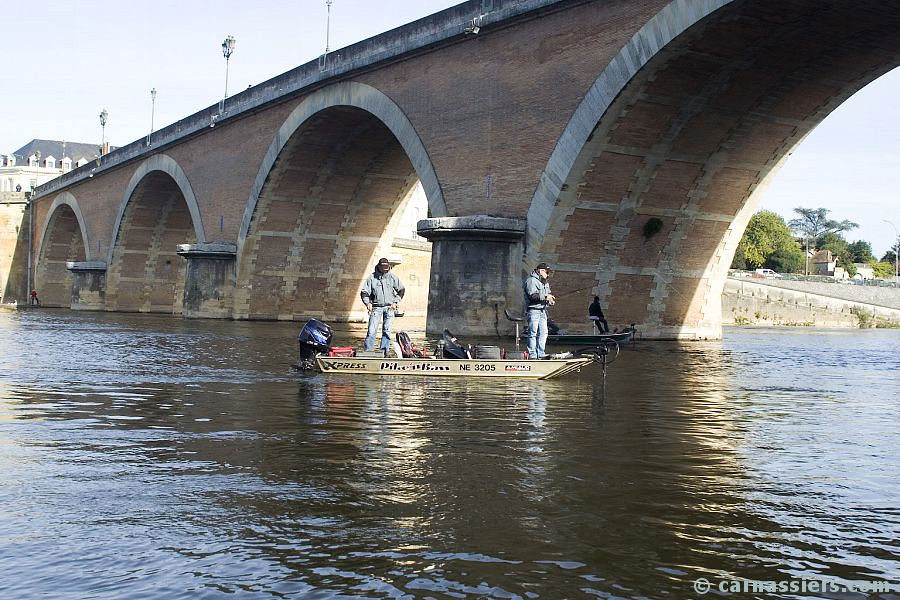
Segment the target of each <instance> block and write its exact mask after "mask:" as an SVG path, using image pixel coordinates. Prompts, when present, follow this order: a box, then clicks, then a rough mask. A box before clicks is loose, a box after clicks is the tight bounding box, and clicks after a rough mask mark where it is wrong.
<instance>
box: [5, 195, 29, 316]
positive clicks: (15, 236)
mask: <svg viewBox="0 0 900 600" xmlns="http://www.w3.org/2000/svg"><path fill="white" fill-rule="evenodd" d="M27 208H28V201H27V200H26V199H25V193H24V192H0V301H2V302H12V301H14V300H16V301H18V302H20V303H24V302H25V301H26V299H27V297H28V290H27V289H25V288H26V286H27V283H26V282H27V277H28V274H27V272H26V267H25V265H26V264H27V262H28V259H27V257H26V255H27V254H28V212H27Z"/></svg>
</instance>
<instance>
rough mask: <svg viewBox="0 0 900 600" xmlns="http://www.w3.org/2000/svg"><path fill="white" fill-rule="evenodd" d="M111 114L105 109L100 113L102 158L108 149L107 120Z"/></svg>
mask: <svg viewBox="0 0 900 600" xmlns="http://www.w3.org/2000/svg"><path fill="white" fill-rule="evenodd" d="M108 117H109V113H108V112H107V111H106V109H105V108H104V109H103V110H101V111H100V156H103V150H104V149H105V148H106V119H107V118H108Z"/></svg>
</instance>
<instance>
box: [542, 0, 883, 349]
mask: <svg viewBox="0 0 900 600" xmlns="http://www.w3.org/2000/svg"><path fill="white" fill-rule="evenodd" d="M897 19H898V10H897V3H883V2H875V1H871V2H849V1H840V2H829V3H822V2H819V1H815V0H809V1H804V2H792V3H791V4H790V6H786V5H785V4H784V3H781V2H749V1H745V0H736V1H734V2H727V1H723V0H705V1H700V0H698V1H697V2H692V3H690V7H687V6H686V5H685V4H684V3H680V2H672V3H671V4H669V5H667V6H666V7H664V8H663V10H662V11H660V12H659V13H657V14H656V16H655V17H654V18H652V19H650V20H649V21H648V22H647V24H646V25H644V26H643V27H642V28H641V29H640V30H639V31H638V33H637V34H636V35H635V36H634V37H633V38H632V39H631V40H630V41H629V43H627V44H626V45H625V46H624V47H623V48H622V49H621V51H620V52H619V53H618V54H617V55H616V57H615V58H614V59H613V60H612V61H611V62H610V63H609V65H608V66H607V67H606V68H605V69H604V70H603V72H602V73H601V74H600V76H599V77H598V78H597V80H596V81H595V82H594V85H593V86H592V87H591V89H590V90H589V91H588V92H587V94H586V95H585V97H584V99H583V100H582V102H581V104H580V105H579V106H578V108H577V109H576V111H575V113H574V115H573V116H572V118H571V119H570V121H569V123H568V125H567V126H566V128H565V130H564V131H563V134H562V135H561V136H560V139H559V141H558V143H557V145H556V147H555V149H554V151H553V153H552V155H551V157H550V159H549V161H548V163H547V166H546V168H545V170H544V172H543V174H542V175H541V179H540V181H539V182H538V186H537V189H536V191H535V194H534V196H533V198H532V203H531V206H530V207H529V210H528V220H527V222H528V230H527V238H528V244H527V248H528V251H527V252H526V258H525V261H526V262H525V264H526V265H533V264H534V263H535V262H537V261H538V260H547V261H549V262H551V263H553V264H554V265H555V266H556V273H555V274H554V281H553V284H554V287H555V288H556V291H557V292H558V293H559V296H560V302H559V304H558V306H557V307H556V310H555V311H554V316H555V319H556V320H558V321H559V322H560V323H562V324H563V325H567V326H575V327H577V326H579V325H580V324H582V323H584V320H585V314H586V305H587V304H588V303H589V301H590V298H591V297H592V296H594V295H599V296H600V297H601V300H602V301H603V303H604V305H606V307H607V308H606V312H607V315H608V316H609V317H610V318H611V320H614V322H616V323H619V324H625V323H631V322H636V323H640V324H641V327H642V328H643V329H644V331H646V332H648V333H649V334H650V335H652V336H654V337H664V338H679V337H687V338H697V337H699V338H705V337H719V336H720V335H721V292H722V286H723V284H724V280H725V278H726V275H727V269H728V267H729V265H730V263H731V260H732V258H733V254H734V250H735V248H736V246H737V243H738V241H739V240H740V237H741V235H742V233H743V230H744V228H745V227H746V223H747V220H748V219H749V217H750V215H751V214H752V212H753V209H754V206H755V204H756V199H757V198H756V196H755V193H756V192H757V191H759V190H761V189H763V188H764V186H765V183H766V181H767V179H769V178H770V177H771V176H772V175H773V174H774V173H775V172H777V169H778V167H779V166H780V164H782V162H783V161H784V159H785V158H786V157H787V156H788V155H789V153H790V152H791V150H792V148H794V147H795V146H796V145H797V144H798V143H800V142H801V141H802V140H803V138H804V137H805V136H806V135H807V134H808V133H809V132H810V131H811V130H812V129H813V128H814V127H815V126H816V125H818V124H819V123H820V122H821V121H822V120H823V119H824V118H825V117H826V116H827V115H828V114H829V113H831V112H832V111H833V110H834V109H835V108H836V107H837V106H838V105H840V104H841V103H842V102H844V101H845V100H846V99H847V98H849V97H850V96H851V95H852V94H853V93H855V92H856V91H858V90H859V89H861V88H862V87H864V86H865V85H866V84H868V83H870V82H871V81H873V80H874V79H876V78H878V77H879V76H881V75H882V74H884V73H886V72H887V71H888V70H890V69H892V68H894V67H896V66H897V65H898V52H897V44H896V38H895V36H896V35H897V26H896V23H897ZM798 22H801V23H804V24H805V26H804V27H802V28H800V29H798V28H797V23H798ZM800 203H801V202H800V201H799V200H798V204H800ZM651 220H653V223H652V224H651V225H648V222H650V221H651ZM654 225H655V226H657V227H659V231H658V232H656V233H651V229H652V228H654V227H653V226H654ZM645 227H649V228H650V229H647V230H646V233H645ZM526 268H527V266H526ZM636 299H638V300H639V301H635V300H636Z"/></svg>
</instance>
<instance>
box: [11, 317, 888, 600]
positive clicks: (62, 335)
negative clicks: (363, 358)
mask: <svg viewBox="0 0 900 600" xmlns="http://www.w3.org/2000/svg"><path fill="white" fill-rule="evenodd" d="M398 323H400V322H399V321H398ZM298 327H299V324H297V323H263V322H230V321H185V320H180V319H174V318H167V317H158V316H147V315H123V314H104V313H73V312H70V311H54V310H30V311H29V310H19V311H0V597H2V598H36V597H52V598H110V599H114V598H115V599H118V598H192V599H193V598H205V597H208V598H218V597H230V598H283V597H291V598H340V597H370V598H420V597H433V598H464V597H465V598H478V597H485V598H591V597H602V598H690V597H700V596H699V595H698V594H697V592H696V591H695V587H694V582H695V580H697V579H698V578H700V577H703V578H706V579H707V580H709V581H710V582H712V585H713V588H714V589H713V591H712V592H711V593H710V594H709V596H716V595H718V596H721V593H720V592H718V590H717V588H716V587H715V586H716V585H717V582H720V581H726V582H727V581H732V580H737V581H745V582H746V581H750V580H753V581H764V582H778V581H784V580H793V581H799V580H800V579H801V578H804V579H811V580H822V581H826V582H829V583H830V584H834V585H837V584H841V585H844V584H848V583H852V582H876V581H890V582H892V583H893V592H889V593H886V594H881V595H873V596H867V595H865V594H850V595H842V594H841V593H838V592H832V591H829V592H828V593H802V592H800V593H797V594H791V593H790V592H789V591H788V592H787V593H783V594H780V593H773V594H768V593H752V592H750V593H740V594H735V595H734V597H740V598H755V597H764V598H772V597H883V598H891V597H893V598H897V597H898V595H900V592H898V590H900V587H898V573H900V485H898V479H900V477H898V475H900V406H898V404H900V403H898V389H900V385H898V384H900V332H898V331H896V330H894V331H890V330H887V331H885V330H868V331H860V330H840V331H812V330H808V329H788V328H784V329H766V330H741V329H728V330H726V335H725V338H724V340H723V341H721V342H709V343H692V344H687V345H680V344H676V343H663V342H639V343H638V344H637V345H636V346H635V347H633V348H628V349H627V350H626V351H624V352H623V354H622V355H621V357H620V359H619V360H618V361H617V362H616V363H615V364H613V365H611V366H610V367H609V371H608V374H607V377H606V379H605V381H604V379H603V377H602V375H601V371H600V370H599V369H598V368H591V369H588V370H585V371H582V372H581V373H579V374H574V375H571V376H567V377H565V378H561V379H559V380H551V381H546V382H527V381H512V380H496V379H494V380H478V379H471V380H462V379H460V380H456V379H454V380H441V379H427V378H422V377H398V378H378V377H355V378H354V377H349V376H342V375H321V374H305V375H300V374H295V373H294V372H293V371H291V369H290V367H289V365H290V364H291V363H292V362H293V360H294V358H295V338H296V334H297V331H298ZM336 341H337V342H347V343H348V345H349V344H350V343H352V344H358V343H359V341H360V335H359V333H358V332H343V333H341V332H339V333H338V335H337V339H336ZM729 585H730V584H729ZM732 589H733V588H732ZM794 589H796V588H794Z"/></svg>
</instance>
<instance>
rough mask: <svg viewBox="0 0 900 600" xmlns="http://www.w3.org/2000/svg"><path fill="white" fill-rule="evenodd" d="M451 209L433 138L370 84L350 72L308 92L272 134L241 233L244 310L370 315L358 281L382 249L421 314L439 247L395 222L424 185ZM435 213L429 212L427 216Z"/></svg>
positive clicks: (440, 208) (238, 304) (436, 202)
mask: <svg viewBox="0 0 900 600" xmlns="http://www.w3.org/2000/svg"><path fill="white" fill-rule="evenodd" d="M419 186H421V190H422V191H421V193H423V194H424V196H425V199H426V200H427V206H428V213H430V214H431V215H438V216H443V215H445V214H446V211H447V209H446V206H445V204H444V200H443V195H442V192H441V187H440V184H439V182H438V179H437V175H436V174H435V171H434V167H433V166H432V164H431V160H430V159H429V157H428V153H427V152H426V150H425V147H424V145H423V143H422V141H421V139H420V138H419V136H418V134H417V133H416V131H415V129H414V128H413V126H412V124H411V123H410V122H409V120H408V119H407V117H406V115H405V114H404V113H403V111H402V110H401V109H400V108H399V107H398V106H397V105H396V104H395V103H394V102H393V101H392V100H391V99H390V98H388V97H387V96H386V95H384V94H383V93H382V92H380V91H378V90H377V89H375V88H374V87H372V86H369V85H365V84H361V83H357V82H343V83H339V84H335V85H332V86H329V87H327V88H324V89H322V90H319V91H317V92H315V93H313V94H311V95H310V96H309V97H307V98H305V99H304V100H303V101H302V102H301V103H300V104H299V105H298V106H297V107H296V108H295V109H294V110H293V111H292V112H291V114H290V115H289V116H288V117H287V119H285V121H284V123H283V124H282V125H281V127H280V128H279V130H278V132H277V133H276V135H275V136H274V139H273V140H272V143H271V145H270V146H269V149H268V151H267V152H266V155H265V157H264V159H263V161H262V163H261V165H260V168H259V171H258V175H257V177H256V180H255V181H254V183H253V186H252V188H251V192H250V197H249V199H248V201H247V206H246V210H245V213H244V217H243V222H242V225H241V229H240V233H239V236H238V268H237V285H236V287H235V299H234V310H233V314H234V316H235V317H236V318H251V319H254V318H277V319H301V318H306V317H319V318H324V319H328V320H332V321H341V320H348V319H351V318H356V319H362V318H363V316H364V314H365V313H364V311H363V310H362V309H363V306H362V304H361V302H360V301H359V290H360V287H361V285H362V281H363V279H364V278H365V277H366V276H368V274H369V272H370V271H371V270H372V268H373V266H374V263H375V261H377V259H378V257H379V256H388V257H391V258H392V260H398V261H399V262H400V266H399V267H396V268H397V270H398V274H399V275H400V276H401V278H402V279H403V280H404V282H405V284H406V286H407V297H406V299H405V302H404V304H406V312H407V314H408V315H409V316H416V317H424V313H425V309H426V307H427V295H428V283H429V271H430V264H431V258H430V247H429V246H428V244H427V243H425V242H421V241H419V242H416V240H414V239H411V240H409V239H408V240H406V243H404V244H398V239H399V238H403V237H404V236H406V237H410V238H414V237H415V236H416V234H415V233H414V225H413V226H412V229H411V231H410V232H409V233H408V236H407V235H406V234H404V232H401V231H398V228H399V227H400V222H399V220H400V216H401V214H402V212H403V209H404V208H405V207H406V206H407V205H408V203H410V202H412V201H413V198H414V194H415V191H416V189H417V188H418V187H419ZM425 216H427V215H422V217H423V218H424V217H425Z"/></svg>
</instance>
